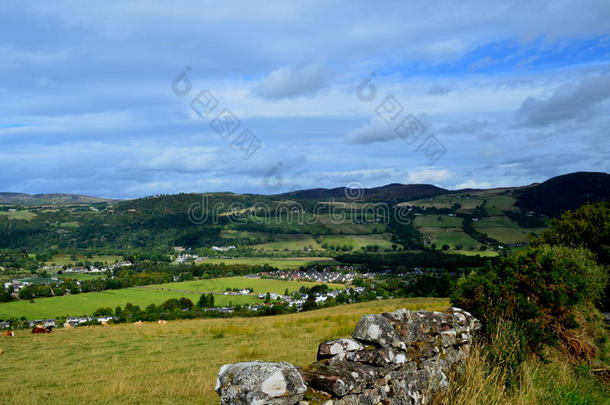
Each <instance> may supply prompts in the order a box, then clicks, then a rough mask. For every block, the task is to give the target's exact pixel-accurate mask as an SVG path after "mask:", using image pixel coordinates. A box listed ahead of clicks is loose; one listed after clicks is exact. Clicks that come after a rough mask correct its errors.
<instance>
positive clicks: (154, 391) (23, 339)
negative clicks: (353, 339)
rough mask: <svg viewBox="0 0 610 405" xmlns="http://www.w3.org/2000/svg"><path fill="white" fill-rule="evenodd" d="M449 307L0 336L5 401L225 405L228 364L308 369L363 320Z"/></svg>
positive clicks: (398, 302)
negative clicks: (323, 349) (221, 390)
mask: <svg viewBox="0 0 610 405" xmlns="http://www.w3.org/2000/svg"><path fill="white" fill-rule="evenodd" d="M448 307H449V301H448V300H447V299H442V298H415V299H395V300H382V301H371V302H366V303H360V304H352V305H342V306H339V307H334V308H328V309H323V310H317V311H309V312H301V313H297V314H291V315H281V316H272V317H262V318H233V319H196V320H185V321H172V322H169V323H168V324H166V325H159V324H158V323H144V324H143V325H140V326H136V325H132V324H120V325H110V326H109V327H105V328H104V327H101V326H98V327H90V328H75V329H61V328H60V329H56V330H55V331H54V332H53V333H52V334H50V335H32V334H31V333H30V331H29V330H23V331H17V332H16V336H15V337H14V338H10V339H9V338H0V339H2V340H0V344H1V346H0V347H2V349H3V351H4V354H3V355H2V361H1V362H0V381H2V399H1V402H2V403H3V404H31V403H40V402H41V401H46V402H51V403H61V404H67V405H70V404H79V405H80V404H119V403H120V404H160V405H163V404H217V403H218V395H216V393H215V392H214V384H215V383H216V376H217V375H218V370H219V368H220V367H221V366H222V365H223V364H227V363H234V362H239V361H250V360H257V359H258V360H266V361H288V362H290V363H293V364H296V365H306V364H309V363H311V362H313V361H314V360H315V359H316V351H317V348H318V344H319V343H320V342H322V341H324V340H326V339H330V338H338V337H348V336H349V335H350V334H351V332H352V330H353V329H354V327H355V326H356V324H357V322H358V320H359V319H360V317H362V316H363V315H365V314H372V313H383V312H387V311H393V310H394V309H397V308H408V309H426V310H431V311H432V310H440V311H442V310H445V309H447V308H448Z"/></svg>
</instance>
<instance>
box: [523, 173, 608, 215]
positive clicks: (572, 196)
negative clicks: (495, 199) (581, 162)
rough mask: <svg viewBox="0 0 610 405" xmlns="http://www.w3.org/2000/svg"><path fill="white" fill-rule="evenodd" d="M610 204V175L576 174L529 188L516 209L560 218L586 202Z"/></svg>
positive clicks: (524, 192)
mask: <svg viewBox="0 0 610 405" xmlns="http://www.w3.org/2000/svg"><path fill="white" fill-rule="evenodd" d="M597 201H610V175H609V174H607V173H598V172H576V173H570V174H566V175H563V176H557V177H553V178H552V179H549V180H547V181H545V182H544V183H540V184H537V185H534V186H532V187H529V188H526V189H525V190H524V191H523V193H521V195H520V196H519V197H518V201H517V204H516V205H517V206H518V207H520V208H523V209H526V210H532V211H536V212H538V213H542V214H545V215H548V216H551V217H558V216H560V215H561V214H562V213H563V212H565V211H567V210H573V209H576V208H578V207H580V206H581V205H583V204H585V203H587V202H597Z"/></svg>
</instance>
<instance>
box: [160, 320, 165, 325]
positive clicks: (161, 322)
mask: <svg viewBox="0 0 610 405" xmlns="http://www.w3.org/2000/svg"><path fill="white" fill-rule="evenodd" d="M166 323H167V321H164V320H163V319H160V320H159V325H165V324H166Z"/></svg>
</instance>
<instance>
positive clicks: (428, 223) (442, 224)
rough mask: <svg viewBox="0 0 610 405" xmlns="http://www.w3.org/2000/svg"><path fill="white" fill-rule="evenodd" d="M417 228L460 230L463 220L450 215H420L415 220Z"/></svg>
mask: <svg viewBox="0 0 610 405" xmlns="http://www.w3.org/2000/svg"><path fill="white" fill-rule="evenodd" d="M413 224H414V225H415V226H416V227H420V226H425V227H435V228H460V227H461V226H462V218H460V217H450V216H448V215H418V216H416V217H415V219H414V220H413Z"/></svg>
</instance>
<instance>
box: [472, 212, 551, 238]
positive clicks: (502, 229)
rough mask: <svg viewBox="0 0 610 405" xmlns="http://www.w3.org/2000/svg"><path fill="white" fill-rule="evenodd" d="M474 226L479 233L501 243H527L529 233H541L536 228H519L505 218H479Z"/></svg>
mask: <svg viewBox="0 0 610 405" xmlns="http://www.w3.org/2000/svg"><path fill="white" fill-rule="evenodd" d="M474 226H475V228H476V229H477V230H478V231H479V232H482V233H486V234H487V235H489V237H491V238H494V239H496V240H499V241H500V242H502V243H516V242H527V235H528V234H529V233H531V232H537V231H541V229H538V228H535V229H526V228H521V227H520V226H519V225H517V224H516V223H515V222H513V221H511V220H510V219H509V218H507V217H505V216H494V217H486V218H481V220H480V221H478V222H476V223H475V224H474Z"/></svg>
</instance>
